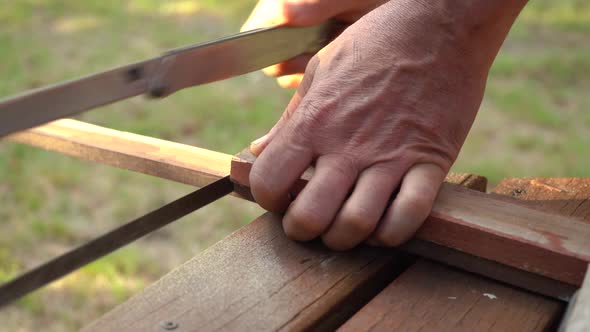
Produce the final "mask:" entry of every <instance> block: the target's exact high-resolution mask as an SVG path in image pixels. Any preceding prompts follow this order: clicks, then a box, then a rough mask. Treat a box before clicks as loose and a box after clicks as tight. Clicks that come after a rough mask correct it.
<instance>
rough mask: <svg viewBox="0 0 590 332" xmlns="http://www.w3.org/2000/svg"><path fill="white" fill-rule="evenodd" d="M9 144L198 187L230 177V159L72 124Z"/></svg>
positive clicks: (52, 126)
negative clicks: (15, 143) (58, 153)
mask: <svg viewBox="0 0 590 332" xmlns="http://www.w3.org/2000/svg"><path fill="white" fill-rule="evenodd" d="M8 139H10V140H12V141H16V142H20V143H25V144H29V145H33V146H36V147H40V148H43V149H46V150H50V151H56V152H60V153H63V154H67V155H70V156H74V157H78V158H81V159H85V160H90V161H95V162H99V163H103V164H107V165H111V166H114V167H118V168H123V169H128V170H132V171H136V172H141V173H145V174H149V175H154V176H157V177H161V178H164V179H168V180H173V181H177V182H181V183H185V184H189V185H194V186H197V187H202V186H204V185H206V184H208V183H210V182H212V181H214V180H217V179H220V178H222V177H224V176H227V175H229V168H230V161H231V158H232V157H231V156H230V155H227V154H223V153H219V152H214V151H209V150H205V149H200V148H197V147H193V146H189V145H184V144H179V143H174V142H169V141H165V140H160V139H156V138H151V137H145V136H141V135H136V134H132V133H128V132H121V131H117V130H113V129H108V128H103V127H99V126H95V125H91V124H88V123H84V122H80V121H76V120H70V119H63V120H58V121H54V122H51V123H49V124H46V125H44V126H40V127H36V128H33V129H29V130H27V131H23V132H19V133H16V134H13V135H10V136H8Z"/></svg>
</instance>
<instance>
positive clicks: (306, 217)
mask: <svg viewBox="0 0 590 332" xmlns="http://www.w3.org/2000/svg"><path fill="white" fill-rule="evenodd" d="M285 219H286V221H285V222H286V225H285V234H286V235H287V237H289V238H290V239H293V240H298V241H308V240H311V239H313V238H315V237H317V236H318V235H320V234H322V232H323V231H324V230H325V225H326V221H325V220H324V218H323V217H322V216H321V215H320V214H319V213H316V212H314V211H312V210H311V209H305V210H297V209H294V210H292V211H289V212H288V215H287V216H286V218H285Z"/></svg>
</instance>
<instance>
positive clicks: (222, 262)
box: [86, 175, 485, 331]
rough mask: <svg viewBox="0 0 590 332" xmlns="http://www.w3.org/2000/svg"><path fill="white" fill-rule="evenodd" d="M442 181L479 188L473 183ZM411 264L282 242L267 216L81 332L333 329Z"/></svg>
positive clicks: (466, 178)
mask: <svg viewBox="0 0 590 332" xmlns="http://www.w3.org/2000/svg"><path fill="white" fill-rule="evenodd" d="M449 180H452V181H455V182H456V183H464V184H465V185H472V186H475V187H478V186H479V187H481V184H482V181H483V182H484V183H485V180H483V179H481V178H480V177H475V176H472V175H453V176H452V177H450V178H449ZM411 260H412V259H411V258H409V257H408V256H405V255H403V254H400V253H399V252H398V251H395V250H385V249H377V248H367V247H362V248H357V249H355V250H353V251H350V252H345V253H336V252H332V251H329V250H327V249H326V248H324V247H323V246H322V245H321V244H319V243H307V244H301V243H295V242H293V241H291V240H289V239H287V238H286V236H285V235H284V233H283V230H282V228H281V223H280V217H278V216H274V215H272V214H266V215H264V216H262V217H260V218H258V219H257V220H255V221H254V222H252V223H251V224H249V225H246V226H244V227H242V228H241V229H240V230H238V231H237V232H235V233H234V234H232V235H231V236H229V237H227V238H226V239H224V240H222V241H221V242H219V243H217V244H216V245H214V246H213V247H211V248H209V249H207V250H206V251H205V252H203V253H201V254H200V255H198V256H197V257H195V258H194V259H192V260H191V261H189V262H187V263H185V264H184V265H183V266H181V267H180V268H178V269H176V270H174V271H173V272H171V273H170V274H168V275H167V276H165V277H164V278H162V279H161V280H160V281H158V282H157V283H155V284H154V285H152V286H150V287H148V288H147V289H146V290H145V291H144V292H142V293H141V294H138V295H136V296H135V297H133V298H132V299H130V300H129V301H127V302H125V303H123V304H122V305H120V306H118V307H116V308H115V309H114V310H112V311H111V312H110V313H108V314H107V315H105V316H103V317H102V318H100V319H99V320H97V321H95V322H94V323H93V324H91V325H90V326H88V327H87V329H86V330H88V331H112V330H125V331H142V330H146V329H148V330H149V329H157V326H158V324H159V323H160V322H161V321H165V320H173V321H174V322H175V323H178V324H179V325H180V328H179V331H192V330H199V331H200V330H204V331H207V330H215V329H223V330H260V329H262V330H273V329H282V330H301V329H307V328H316V329H328V330H329V329H334V328H336V327H338V326H340V325H341V324H342V323H343V322H344V321H346V319H348V318H349V317H350V316H351V315H352V314H353V313H354V312H356V311H357V310H358V309H360V308H361V307H362V305H364V304H365V303H367V302H368V301H369V300H370V299H371V298H372V296H374V295H376V294H377V293H378V292H379V291H380V290H381V289H383V288H385V286H386V285H387V284H388V283H389V282H390V281H391V280H393V279H394V278H395V276H396V275H397V274H399V273H400V272H401V271H402V270H403V269H404V268H405V267H407V266H408V264H409V263H410V262H411Z"/></svg>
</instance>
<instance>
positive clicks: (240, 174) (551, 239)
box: [231, 152, 590, 286]
mask: <svg viewBox="0 0 590 332" xmlns="http://www.w3.org/2000/svg"><path fill="white" fill-rule="evenodd" d="M253 160H254V158H253V156H251V155H249V154H248V153H244V152H243V153H241V154H240V155H238V156H237V157H236V158H234V159H233V160H232V167H231V176H232V179H233V180H234V182H236V183H238V184H240V185H242V186H248V185H249V179H248V175H249V172H250V169H251V166H252V163H253ZM311 172H312V171H311V170H308V172H307V173H306V174H305V175H304V177H302V179H301V180H300V183H299V186H300V187H302V186H303V185H304V183H305V181H306V180H307V179H309V177H310V176H311V174H310V173H311ZM416 238H417V239H420V240H424V241H427V242H432V243H435V244H439V245H442V246H445V247H449V248H452V249H455V250H458V251H462V252H466V253H469V254H471V255H474V256H478V257H482V258H485V259H488V260H491V261H496V262H499V263H502V264H505V265H509V266H512V267H515V268H517V269H521V270H525V271H529V272H533V273H535V274H540V275H542V276H546V277H549V278H552V279H555V280H558V281H561V282H565V283H569V284H572V285H576V286H579V285H581V283H582V280H583V277H584V272H585V270H586V266H587V264H588V263H589V262H590V243H589V242H588V239H589V238H590V225H588V224H587V223H585V222H584V221H583V220H581V219H574V218H569V217H565V216H561V215H557V214H555V213H550V212H546V211H541V210H538V209H534V208H531V207H529V206H526V205H525V204H522V203H521V202H518V201H517V200H511V199H508V198H498V197H495V196H494V195H490V194H485V193H480V192H477V191H473V190H468V189H465V188H461V187H460V186H456V185H450V184H443V185H442V187H441V190H440V192H439V195H438V197H437V199H436V201H435V203H434V207H433V209H432V212H431V214H430V216H429V217H428V219H427V220H426V222H425V223H424V225H423V226H422V227H421V228H420V230H419V231H418V233H417V234H416Z"/></svg>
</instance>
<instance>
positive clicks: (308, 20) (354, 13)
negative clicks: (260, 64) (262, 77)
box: [242, 0, 386, 88]
mask: <svg viewBox="0 0 590 332" xmlns="http://www.w3.org/2000/svg"><path fill="white" fill-rule="evenodd" d="M385 2H386V0H261V1H260V2H259V3H258V4H257V5H256V8H254V10H253V11H252V14H251V15H250V17H249V18H248V20H247V21H246V23H245V24H244V26H243V27H242V31H246V30H250V29H254V28H261V27H268V26H273V25H284V24H287V25H291V26H307V25H314V24H319V23H321V22H324V21H326V20H328V19H330V18H335V19H337V20H338V21H340V22H343V23H353V22H355V21H356V20H358V19H359V18H361V17H362V16H363V15H365V14H366V13H368V12H370V11H371V10H373V9H375V8H376V7H378V6H379V5H381V4H383V3H385ZM312 56H313V55H312V54H304V55H300V56H298V57H295V58H294V59H291V60H289V61H285V62H283V63H280V64H277V65H274V66H270V67H268V68H266V69H264V73H265V74H267V75H269V76H275V77H278V79H277V81H278V83H279V85H281V86H282V87H284V88H293V87H297V86H298V85H299V84H300V83H301V80H302V78H303V74H302V73H303V72H304V71H305V67H306V65H307V63H308V62H309V60H310V59H311V58H312Z"/></svg>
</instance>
